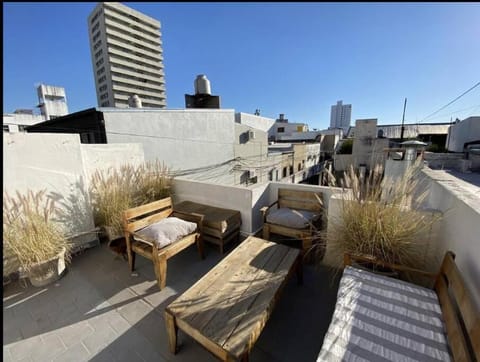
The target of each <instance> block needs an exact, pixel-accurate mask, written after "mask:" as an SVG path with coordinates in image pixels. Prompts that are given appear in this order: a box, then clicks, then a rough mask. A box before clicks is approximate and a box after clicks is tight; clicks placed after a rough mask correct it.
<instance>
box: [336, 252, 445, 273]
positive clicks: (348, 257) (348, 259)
mask: <svg viewBox="0 0 480 362" xmlns="http://www.w3.org/2000/svg"><path fill="white" fill-rule="evenodd" d="M352 261H364V262H369V263H372V264H375V265H379V266H381V267H385V268H390V269H393V270H398V271H403V272H412V273H417V274H420V275H423V276H424V277H428V278H431V279H436V278H437V274H436V273H430V272H427V271H425V270H420V269H415V268H411V267H408V266H405V265H399V264H392V263H387V262H386V261H383V260H379V259H376V258H374V257H372V256H369V255H357V254H350V253H345V254H344V255H343V264H344V266H347V265H352Z"/></svg>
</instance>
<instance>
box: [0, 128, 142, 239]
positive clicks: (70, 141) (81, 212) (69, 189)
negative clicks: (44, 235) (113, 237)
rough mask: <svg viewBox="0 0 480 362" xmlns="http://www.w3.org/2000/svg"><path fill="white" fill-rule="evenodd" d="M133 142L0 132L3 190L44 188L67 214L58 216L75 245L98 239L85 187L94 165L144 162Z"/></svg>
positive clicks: (97, 166) (94, 167) (37, 189)
mask: <svg viewBox="0 0 480 362" xmlns="http://www.w3.org/2000/svg"><path fill="white" fill-rule="evenodd" d="M143 159H144V158H143V150H142V147H141V145H138V144H118V145H86V144H81V143H80V136H79V135H76V134H58V133H15V134H8V133H4V134H3V174H4V179H3V191H4V192H8V193H9V194H13V193H14V192H15V191H17V190H18V191H19V192H22V193H24V192H26V191H27V190H32V191H40V190H43V189H45V190H47V195H49V196H51V197H53V198H54V199H55V200H57V204H58V206H61V207H63V208H64V209H65V211H66V215H65V216H64V217H62V218H61V219H59V220H58V221H59V225H61V226H62V227H63V229H64V230H65V232H66V233H67V235H79V236H76V237H73V238H72V240H73V242H74V244H75V247H76V248H83V247H86V246H87V245H91V244H92V243H93V244H96V243H98V238H97V236H96V234H95V233H94V232H93V231H94V229H95V225H94V222H93V214H92V208H91V205H90V198H89V195H88V190H89V187H90V177H91V175H92V174H93V172H95V170H96V169H106V168H109V167H116V166H119V165H121V164H124V163H127V162H128V163H133V164H138V163H140V162H143Z"/></svg>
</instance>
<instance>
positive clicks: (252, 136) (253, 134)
mask: <svg viewBox="0 0 480 362" xmlns="http://www.w3.org/2000/svg"><path fill="white" fill-rule="evenodd" d="M255 137H256V134H255V131H248V139H249V140H254V139H255Z"/></svg>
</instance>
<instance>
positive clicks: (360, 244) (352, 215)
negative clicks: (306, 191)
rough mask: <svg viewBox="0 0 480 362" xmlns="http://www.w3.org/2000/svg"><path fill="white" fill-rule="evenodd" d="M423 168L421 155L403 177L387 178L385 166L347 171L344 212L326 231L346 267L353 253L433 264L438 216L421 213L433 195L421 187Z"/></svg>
mask: <svg viewBox="0 0 480 362" xmlns="http://www.w3.org/2000/svg"><path fill="white" fill-rule="evenodd" d="M421 167H422V161H421V159H420V158H419V159H417V161H416V162H415V164H413V165H412V166H410V167H409V168H408V169H407V171H406V172H405V174H404V175H403V176H402V177H399V178H397V179H386V178H384V177H383V168H382V167H381V166H380V165H377V166H375V167H374V169H373V170H372V171H371V172H370V174H369V175H367V176H365V177H362V176H361V175H360V174H359V173H357V172H355V171H354V169H353V167H351V168H350V169H349V170H348V171H346V172H345V173H344V177H343V179H342V181H341V182H340V185H339V186H340V187H342V188H343V189H344V191H345V192H344V193H343V195H344V196H343V197H342V203H341V210H340V215H339V216H338V217H336V218H332V219H331V221H330V223H329V225H328V229H327V230H326V231H325V232H324V233H323V237H324V238H325V239H326V242H327V249H328V252H329V255H330V260H334V261H338V265H337V266H338V267H339V268H341V267H342V262H343V255H344V253H345V252H349V253H353V254H363V255H369V256H372V257H375V258H378V259H380V260H384V261H386V262H389V263H394V264H403V265H407V266H412V267H417V268H418V267H419V266H427V265H430V264H431V262H432V261H431V260H429V253H430V250H429V249H430V243H431V236H432V235H431V231H432V226H433V224H434V223H435V222H436V221H437V220H438V216H436V215H432V214H431V213H428V212H421V209H420V208H421V205H422V202H423V201H424V200H425V198H426V196H427V193H428V189H425V191H420V188H419V185H420V183H421V182H422V178H421V176H420V175H421V174H420V170H421ZM330 177H331V178H332V180H333V183H334V184H338V183H337V180H335V178H334V177H333V175H330Z"/></svg>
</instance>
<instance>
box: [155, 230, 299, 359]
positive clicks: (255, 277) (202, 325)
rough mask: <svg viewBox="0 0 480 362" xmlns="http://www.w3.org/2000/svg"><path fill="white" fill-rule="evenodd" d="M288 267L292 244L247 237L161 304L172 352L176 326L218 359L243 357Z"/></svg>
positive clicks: (292, 261) (294, 258)
mask: <svg viewBox="0 0 480 362" xmlns="http://www.w3.org/2000/svg"><path fill="white" fill-rule="evenodd" d="M294 270H296V271H297V272H298V273H299V277H301V256H300V251H299V250H298V249H294V248H289V247H287V246H285V245H280V244H276V243H273V242H269V241H266V240H263V239H259V238H255V237H249V238H247V239H246V240H245V241H244V242H242V243H241V244H240V245H239V246H238V247H237V248H236V249H234V250H233V251H232V252H231V253H230V254H229V255H228V256H227V257H225V259H223V260H222V261H221V262H220V263H219V264H217V265H216V266H215V267H214V268H213V269H211V270H210V271H209V272H208V273H207V274H206V275H205V276H204V277H203V278H202V279H200V280H199V281H198V282H197V283H196V284H194V285H193V286H192V287H191V288H190V289H189V290H187V291H186V292H184V293H183V294H182V295H181V296H180V297H178V298H177V299H176V300H175V301H174V302H172V303H171V304H170V305H169V306H168V307H167V308H166V309H165V320H166V324H167V331H168V336H169V343H170V349H171V351H172V353H176V339H177V328H180V329H181V330H182V331H184V332H185V333H187V334H188V335H190V336H191V337H193V338H194V339H195V340H197V341H198V342H199V343H200V344H202V345H203V346H204V347H205V348H206V349H208V350H209V351H210V352H211V353H213V354H214V355H215V356H217V357H218V358H220V359H221V360H223V361H227V360H228V361H231V360H238V359H241V358H242V359H247V358H248V354H249V351H250V350H251V348H252V347H253V345H254V343H255V341H256V340H257V338H258V337H259V335H260V333H261V331H262V329H263V327H264V326H265V323H266V322H267V320H268V318H269V316H270V313H271V312H272V309H273V307H274V306H275V303H276V301H277V300H278V298H279V295H280V291H281V290H282V287H283V286H284V285H285V283H286V280H287V278H288V276H289V275H290V274H291V272H292V271H294Z"/></svg>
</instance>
